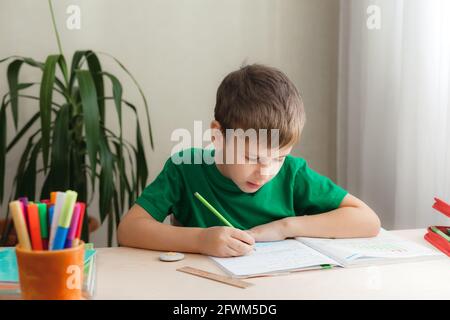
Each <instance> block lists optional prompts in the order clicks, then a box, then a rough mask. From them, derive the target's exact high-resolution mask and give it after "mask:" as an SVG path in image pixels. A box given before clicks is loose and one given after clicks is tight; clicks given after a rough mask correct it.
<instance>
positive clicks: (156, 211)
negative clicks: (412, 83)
mask: <svg viewBox="0 0 450 320" xmlns="http://www.w3.org/2000/svg"><path fill="white" fill-rule="evenodd" d="M182 189H183V184H182V178H181V173H180V171H179V168H177V165H175V164H174V163H173V162H172V159H171V158H169V159H168V160H167V161H166V163H165V164H164V168H163V169H162V171H161V172H160V173H159V175H158V176H157V177H156V179H155V180H154V181H153V182H152V183H150V184H149V185H148V186H147V187H145V189H144V191H142V194H141V195H140V196H139V197H138V198H137V200H136V203H137V204H138V205H139V206H141V207H142V208H143V209H144V210H145V211H147V212H148V213H149V214H151V215H152V217H153V218H155V219H156V220H157V221H159V222H162V221H163V220H164V219H165V218H166V217H167V215H168V214H169V213H171V211H172V209H173V207H174V206H175V205H176V204H177V203H178V202H179V201H180V197H181V194H182Z"/></svg>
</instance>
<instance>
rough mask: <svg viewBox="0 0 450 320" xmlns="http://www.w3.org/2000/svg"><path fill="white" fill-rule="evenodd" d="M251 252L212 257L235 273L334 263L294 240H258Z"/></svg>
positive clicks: (253, 272)
mask: <svg viewBox="0 0 450 320" xmlns="http://www.w3.org/2000/svg"><path fill="white" fill-rule="evenodd" d="M255 247H256V251H254V252H253V253H251V254H249V255H246V256H241V257H233V258H213V259H214V260H215V261H216V262H217V263H219V264H220V265H221V266H222V267H224V268H225V269H227V270H228V271H230V272H232V273H233V274H235V275H251V274H262V273H270V272H282V271H287V270H293V269H299V268H308V267H315V266H319V265H321V264H336V262H335V261H334V260H332V259H330V258H328V257H327V256H325V255H323V254H321V253H319V252H317V251H315V250H313V249H311V248H309V247H307V246H305V245H304V244H302V243H300V242H298V241H295V240H284V241H274V242H259V243H256V245H255Z"/></svg>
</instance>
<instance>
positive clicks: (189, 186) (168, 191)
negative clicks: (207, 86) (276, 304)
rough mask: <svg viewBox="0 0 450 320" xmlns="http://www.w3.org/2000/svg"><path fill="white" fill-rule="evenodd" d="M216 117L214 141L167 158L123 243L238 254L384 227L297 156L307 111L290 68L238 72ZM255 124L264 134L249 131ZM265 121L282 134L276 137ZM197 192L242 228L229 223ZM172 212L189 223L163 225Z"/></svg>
mask: <svg viewBox="0 0 450 320" xmlns="http://www.w3.org/2000/svg"><path fill="white" fill-rule="evenodd" d="M214 117H215V120H214V121H212V123H211V129H212V131H213V132H214V134H213V135H212V140H213V143H214V146H215V148H214V150H206V149H205V150H203V149H190V150H184V151H182V152H180V153H178V154H175V155H173V156H172V157H171V158H169V159H168V160H167V162H166V164H165V166H164V169H163V170H162V172H161V173H160V174H159V175H158V177H157V178H156V179H155V180H154V181H153V182H152V183H151V184H150V185H148V186H147V187H146V188H145V189H144V191H143V193H142V194H141V196H140V197H139V198H138V199H137V200H136V204H135V205H134V206H133V207H132V208H131V209H130V211H129V212H128V213H127V214H126V215H125V216H124V218H123V219H122V221H121V223H120V225H119V228H118V241H119V243H120V244H121V245H124V246H131V247H137V248H146V249H153V250H160V251H183V252H194V253H202V254H206V255H212V256H217V257H230V256H240V255H244V254H247V253H249V252H251V251H252V250H253V245H254V243H255V241H275V240H282V239H285V238H289V237H296V236H304V237H326V238H347V237H372V236H375V235H377V234H378V232H379V228H380V221H379V219H378V217H377V215H376V214H375V213H374V212H373V211H372V210H371V209H370V208H369V207H368V206H367V205H366V204H365V203H364V202H362V201H361V200H359V199H357V198H356V197H354V196H352V195H350V194H349V193H348V192H347V191H345V190H344V189H342V188H341V187H339V186H337V185H336V184H334V183H333V182H332V181H331V180H330V179H328V178H327V177H325V176H322V175H320V174H318V173H316V172H315V171H313V170H312V169H310V168H309V167H308V165H307V163H306V161H305V160H304V159H302V158H296V157H293V156H291V155H289V153H290V152H291V150H292V147H293V145H294V144H295V143H296V142H297V141H298V140H299V139H300V134H301V132H302V129H303V125H304V122H305V114H304V108H303V103H302V101H301V98H300V95H299V94H298V91H297V89H296V88H295V86H294V84H293V83H292V82H291V81H290V80H289V79H288V78H287V76H286V75H284V74H283V73H282V72H280V71H279V70H277V69H274V68H271V67H266V66H263V65H250V66H246V67H243V68H241V69H240V70H237V71H234V72H232V73H230V74H229V75H228V76H227V77H225V79H224V80H223V81H222V83H221V85H220V86H219V88H218V91H217V99H216V106H215V110H214ZM230 129H237V130H235V131H233V130H230ZM250 129H252V130H253V129H254V131H256V132H257V133H258V134H257V135H256V141H255V139H247V138H249V136H246V135H245V134H244V136H243V135H242V131H244V130H245V131H244V132H247V131H248V130H250ZM264 130H267V131H270V132H271V134H272V133H273V132H275V133H276V134H275V135H274V136H272V135H270V136H269V139H267V136H264V134H263V133H264ZM254 131H253V132H254ZM230 132H231V133H235V132H239V133H238V134H233V135H228V133H230ZM250 136H251V135H250ZM273 142H276V143H273ZM239 146H243V147H241V148H239ZM255 146H256V147H255ZM180 159H184V160H186V159H188V161H182V163H180V161H179V160H180ZM192 159H194V160H203V161H200V162H201V163H198V162H199V161H195V163H193V161H190V160H192ZM211 160H212V161H211ZM230 160H231V161H230ZM240 160H244V161H240ZM194 192H199V194H200V195H202V196H203V197H204V198H205V199H206V200H207V201H208V202H209V203H210V204H211V205H212V206H213V207H215V208H216V209H217V210H218V211H219V212H220V213H221V214H222V215H223V216H224V217H225V219H226V220H228V221H229V222H230V223H231V225H233V227H227V226H223V225H224V224H223V222H221V220H219V219H218V218H217V217H216V216H215V215H214V214H212V213H211V212H210V211H209V210H208V208H206V207H205V206H204V205H203V203H201V202H200V201H199V200H198V199H197V198H196V197H194ZM169 213H173V215H174V217H175V218H176V219H177V220H178V221H179V222H181V224H182V225H183V227H180V226H172V225H167V224H163V223H162V221H163V220H164V218H165V217H166V216H167V215H168V214H169Z"/></svg>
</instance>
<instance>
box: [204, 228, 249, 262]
mask: <svg viewBox="0 0 450 320" xmlns="http://www.w3.org/2000/svg"><path fill="white" fill-rule="evenodd" d="M199 240H200V252H201V253H202V254H206V255H210V256H215V257H237V256H242V255H245V254H247V253H249V252H252V251H253V245H254V244H255V239H254V238H253V237H252V236H251V235H250V234H248V233H247V232H245V231H242V230H239V229H235V228H230V227H210V228H205V229H203V230H202V231H201V233H200V239H199Z"/></svg>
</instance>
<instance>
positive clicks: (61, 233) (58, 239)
mask: <svg viewBox="0 0 450 320" xmlns="http://www.w3.org/2000/svg"><path fill="white" fill-rule="evenodd" d="M77 195H78V194H77V193H76V192H75V191H71V190H69V191H67V192H66V196H65V198H64V204H63V205H62V207H61V214H60V216H59V221H58V227H57V228H56V233H55V238H54V239H53V246H52V250H61V249H64V245H65V243H66V239H67V233H68V232H69V228H70V222H71V220H72V214H73V209H74V207H75V202H76V201H77ZM55 219H56V217H55ZM53 222H54V221H53Z"/></svg>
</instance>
